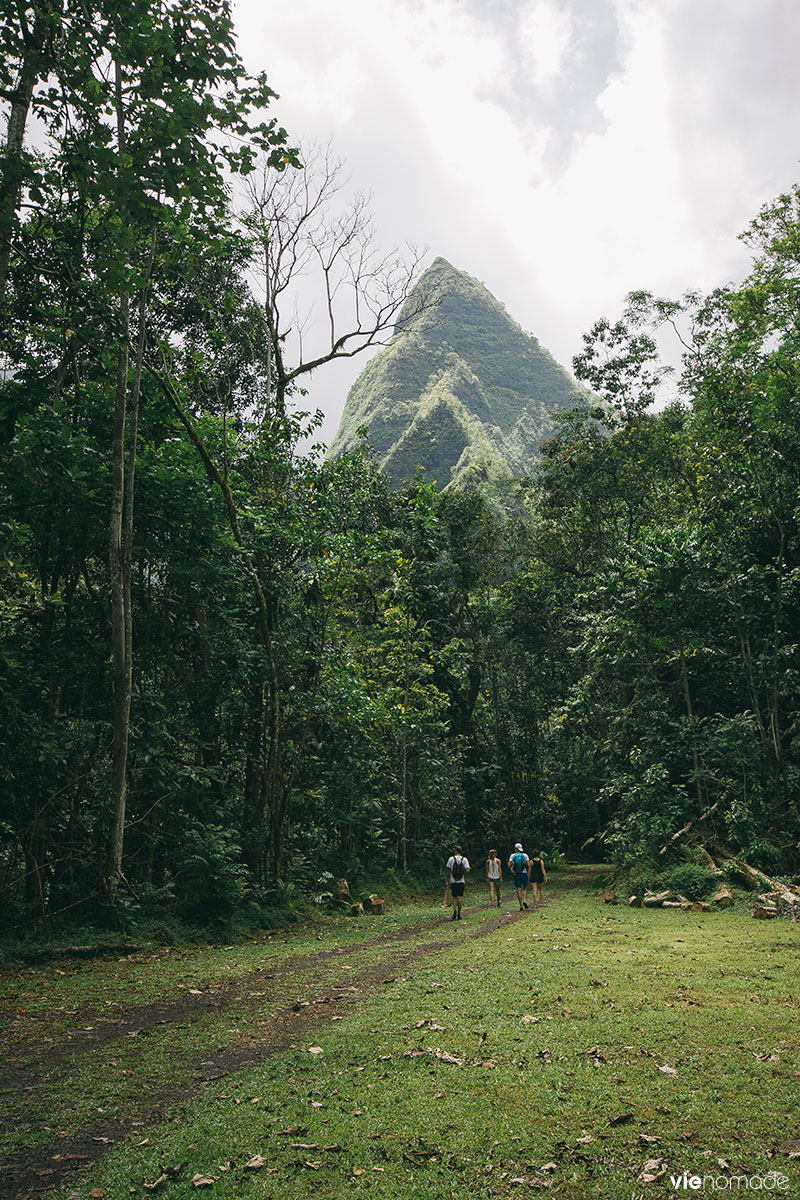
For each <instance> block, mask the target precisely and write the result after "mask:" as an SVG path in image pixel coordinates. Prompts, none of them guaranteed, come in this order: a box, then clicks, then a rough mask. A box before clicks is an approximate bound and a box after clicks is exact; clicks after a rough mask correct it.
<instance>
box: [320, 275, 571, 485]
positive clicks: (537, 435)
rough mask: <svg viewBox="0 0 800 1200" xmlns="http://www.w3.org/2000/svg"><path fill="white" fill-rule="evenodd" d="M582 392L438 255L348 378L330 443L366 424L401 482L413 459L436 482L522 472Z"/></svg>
mask: <svg viewBox="0 0 800 1200" xmlns="http://www.w3.org/2000/svg"><path fill="white" fill-rule="evenodd" d="M583 395H584V393H582V392H581V391H580V390H579V388H578V386H577V384H576V383H575V382H574V380H573V379H571V378H570V376H569V375H568V374H567V372H566V371H565V370H563V368H562V367H560V366H559V365H558V363H557V362H556V361H555V360H554V359H553V358H552V357H551V355H550V354H548V352H547V351H546V350H545V349H543V348H542V347H541V346H540V345H539V343H538V341H537V340H536V338H535V337H532V336H531V335H530V334H528V333H525V331H524V330H522V329H521V328H520V326H519V325H517V323H516V322H515V321H513V320H512V319H511V317H510V316H509V315H508V313H507V312H506V310H505V309H504V308H503V306H502V305H501V304H500V303H498V301H497V300H495V298H494V296H492V295H491V293H490V292H489V291H488V290H487V289H486V288H485V287H484V286H483V284H481V283H479V282H478V280H477V279H473V278H472V277H471V276H469V275H467V274H466V273H465V272H464V271H459V270H456V268H455V267H453V266H451V265H450V263H449V262H447V261H446V260H445V259H443V258H437V259H436V260H435V261H434V263H433V264H432V266H431V267H430V268H429V269H428V270H427V271H426V272H425V274H424V275H423V277H422V279H421V280H420V281H419V283H418V284H417V287H416V288H415V290H414V292H413V293H412V295H411V296H410V298H409V300H408V302H407V304H406V306H405V308H404V309H403V312H402V313H401V315H400V319H399V321H398V325H397V329H396V331H395V333H394V336H393V337H392V340H391V342H390V343H389V345H388V346H386V347H385V348H384V349H383V350H382V351H381V352H380V353H378V354H377V355H376V356H375V357H374V358H373V359H372V360H371V361H370V362H369V363H368V364H367V366H366V367H365V368H364V370H363V371H362V373H361V375H359V377H358V379H357V380H356V382H355V383H354V384H353V387H352V388H351V389H350V393H349V395H348V397H347V402H346V404H345V408H344V413H343V415H342V420H341V424H340V426H339V430H338V432H337V434H336V437H335V439H334V441H333V443H332V445H331V448H330V453H331V455H336V454H340V453H342V452H344V451H347V450H352V449H353V448H354V447H355V446H356V445H357V444H358V440H359V430H360V429H361V428H362V427H366V428H367V430H368V440H369V442H370V444H371V445H372V446H373V447H374V449H375V451H376V453H377V457H378V463H379V465H380V467H381V469H382V470H384V471H385V472H386V473H387V474H388V475H389V476H390V477H391V478H392V480H394V481H395V482H396V483H400V482H401V481H402V480H403V479H410V478H412V477H413V476H414V474H415V473H416V470H417V468H418V467H423V468H424V469H425V472H426V477H427V478H428V479H430V480H435V481H436V482H437V484H438V486H439V488H440V490H442V489H444V488H445V487H447V486H458V487H460V486H464V485H470V484H481V483H485V482H491V481H494V482H499V481H502V480H503V479H509V478H512V477H516V478H520V477H522V476H525V475H527V474H529V473H530V471H531V469H532V467H533V465H534V462H535V461H536V457H537V451H538V447H539V445H540V443H541V442H542V440H543V439H544V438H546V437H548V436H549V435H550V434H551V432H552V428H553V426H552V414H553V412H554V411H555V410H556V409H559V408H564V407H571V406H572V405H574V404H575V403H576V401H578V400H580V399H581V397H582V396H583Z"/></svg>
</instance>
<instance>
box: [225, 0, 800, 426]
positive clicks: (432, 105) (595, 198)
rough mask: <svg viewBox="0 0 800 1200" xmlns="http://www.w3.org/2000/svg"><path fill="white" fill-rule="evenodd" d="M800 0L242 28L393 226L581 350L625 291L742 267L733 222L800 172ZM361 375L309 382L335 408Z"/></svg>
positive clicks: (296, 120) (398, 235) (323, 13)
mask: <svg viewBox="0 0 800 1200" xmlns="http://www.w3.org/2000/svg"><path fill="white" fill-rule="evenodd" d="M754 8H755V10H757V11H754ZM789 9H792V10H793V5H789V4H788V0H759V4H758V5H756V6H753V5H752V3H751V0H704V3H703V4H702V5H697V3H696V0H525V2H524V3H523V2H522V0H519V2H514V0H511V2H509V3H499V2H498V3H495V4H492V5H486V4H483V3H481V4H479V3H478V0H338V3H337V4H336V5H335V6H332V5H330V4H329V3H328V0H294V3H293V4H292V5H291V6H290V5H282V4H277V3H273V4H269V5H268V6H267V7H264V6H263V0H239V4H238V21H237V25H238V28H239V31H240V38H241V43H240V44H241V48H242V51H243V53H244V54H245V57H246V60H247V62H248V64H249V65H250V66H251V68H252V69H261V68H265V69H266V70H267V73H268V75H269V78H270V81H271V83H272V84H273V86H274V87H275V88H276V89H277V90H278V91H279V92H280V93H281V100H280V102H279V103H278V104H277V105H276V108H275V112H276V115H278V117H279V119H280V120H281V121H282V122H283V123H284V124H285V126H286V128H287V130H288V132H289V134H290V137H292V138H309V137H317V138H318V139H319V140H321V141H327V140H328V139H329V138H331V137H332V139H333V148H334V151H335V152H336V153H337V154H339V155H341V156H342V157H343V158H345V159H346V160H347V163H348V166H349V169H350V171H351V173H352V177H353V183H354V186H356V187H358V188H361V189H364V190H371V191H372V192H373V195H374V209H375V215H376V222H377V225H378V228H379V230H380V231H381V233H382V236H383V237H384V238H385V240H386V243H387V245H391V244H394V243H398V242H399V243H402V242H403V241H405V240H408V241H413V242H416V243H417V244H423V245H426V244H427V245H429V246H430V249H431V253H432V254H442V255H444V256H445V257H446V258H449V259H450V261H452V262H453V263H454V264H455V265H456V266H458V267H460V268H462V269H464V270H466V271H469V272H470V273H471V274H474V275H476V276H477V277H478V278H480V279H482V280H483V281H484V282H485V283H486V284H487V286H488V287H489V288H490V289H491V290H492V291H493V292H494V293H495V295H496V296H497V297H498V298H499V299H500V300H502V301H503V302H504V303H505V304H506V306H507V308H508V310H509V312H511V313H512V315H514V316H515V317H516V318H517V319H518V320H519V321H520V323H521V324H522V325H524V326H525V327H526V328H527V329H529V330H530V331H531V332H533V333H535V334H536V336H537V337H539V339H540V340H541V341H542V342H543V343H544V345H546V346H548V348H550V349H551V350H552V351H553V353H554V354H555V355H556V357H557V358H559V359H560V360H561V361H562V362H565V363H568V362H569V359H570V357H571V355H572V354H573V353H574V352H575V350H576V349H577V348H578V344H579V341H580V334H581V332H582V331H583V330H585V329H586V328H588V327H589V325H590V324H591V323H592V321H593V320H594V319H595V318H596V317H597V316H599V315H600V314H601V313H608V314H609V315H614V313H616V312H617V311H618V309H619V306H620V304H621V302H622V299H623V297H624V295H625V293H626V292H627V291H629V290H631V289H633V288H635V287H647V288H651V289H652V290H654V291H657V292H662V293H665V294H675V293H679V292H681V291H682V290H684V289H685V288H687V287H692V286H699V287H711V286H714V284H716V283H717V282H724V281H726V280H727V279H728V278H730V277H731V276H735V275H737V274H738V275H741V274H742V273H743V271H744V269H745V266H746V258H745V253H744V250H743V248H742V247H741V246H740V245H739V243H738V242H737V240H736V235H737V234H738V233H739V232H740V231H741V229H742V228H744V226H745V225H746V224H747V222H748V221H749V219H750V218H751V217H752V216H753V215H755V212H756V211H757V209H758V207H759V205H760V204H762V203H764V202H765V201H767V200H769V199H770V198H771V196H773V195H774V194H775V193H776V192H777V191H778V190H780V189H781V188H786V187H788V186H789V185H790V183H791V182H792V181H793V180H794V178H795V176H796V174H797V157H798V154H797V135H796V130H797V129H798V128H800V92H799V91H798V89H797V88H796V86H795V84H794V82H793V74H792V71H791V63H792V62H793V61H795V59H796V57H797V52H798V50H800V45H798V41H799V40H800V22H798V21H797V19H796V17H795V18H792V17H791V15H790V14H789V12H788V10H789ZM782 13H783V17H781V14H782ZM588 89H591V90H588ZM576 106H577V107H576ZM576 113H579V116H580V120H578V119H577V117H576ZM358 369H359V364H358V363H355V364H354V365H353V368H352V371H353V373H356V372H357V370H358ZM333 374H334V373H333V372H331V373H330V375H329V378H330V379H331V380H333ZM342 380H343V376H342V374H341V373H339V374H338V375H337V376H336V382H335V384H333V383H332V384H331V389H330V390H328V391H326V388H327V387H328V385H327V384H326V382H325V378H324V377H323V373H320V376H319V379H318V380H315V381H314V383H313V386H312V400H318V401H319V402H322V403H324V404H325V405H326V406H330V407H331V410H332V414H333V415H332V418H331V419H332V423H333V425H334V426H335V422H336V419H337V417H338V412H339V411H340V409H341V404H342V403H343V400H344V395H343V390H344V383H343V382H342ZM326 436H328V437H330V436H332V430H327V429H326Z"/></svg>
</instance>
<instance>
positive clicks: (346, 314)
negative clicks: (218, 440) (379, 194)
mask: <svg viewBox="0 0 800 1200" xmlns="http://www.w3.org/2000/svg"><path fill="white" fill-rule="evenodd" d="M301 157H302V160H303V162H304V164H305V166H304V167H303V169H302V170H299V171H298V170H291V169H290V170H287V171H284V172H282V173H278V172H275V171H273V170H269V169H264V170H262V171H261V172H256V173H255V174H254V176H252V177H251V178H250V180H249V181H248V200H249V212H248V214H247V216H246V217H245V224H246V225H247V227H248V229H249V230H250V231H251V232H252V234H253V235H254V237H255V238H256V239H257V241H258V244H259V249H260V269H261V271H262V272H263V277H262V278H261V280H260V282H261V287H262V293H263V295H262V303H263V316H264V321H265V326H266V329H267V332H268V336H269V338H270V342H271V345H272V355H273V362H274V367H275V371H274V380H273V383H274V402H275V404H276V406H277V408H278V409H282V408H283V406H284V403H285V396H286V392H287V390H288V388H289V387H290V385H291V384H292V382H293V381H294V380H296V379H297V378H298V377H299V376H301V375H307V374H309V373H310V372H312V371H314V370H316V369H317V368H318V367H320V366H322V365H323V364H325V363H327V362H331V361H333V360H334V359H339V358H352V357H354V356H355V355H357V354H360V353H362V352H363V351H365V350H367V349H369V348H371V347H373V346H380V345H384V344H385V343H386V342H387V341H388V340H389V338H390V337H391V335H392V333H393V332H394V329H395V326H396V324H397V321H398V318H399V316H400V313H401V310H403V324H404V326H408V325H409V323H410V322H411V321H412V320H413V317H414V315H415V312H416V311H417V309H418V311H420V312H421V311H422V310H423V309H424V308H428V307H430V306H431V304H432V303H434V299H433V298H432V297H431V296H426V297H423V296H422V295H421V294H420V295H417V294H416V293H415V291H414V284H415V282H416V279H417V276H418V274H419V271H420V267H421V264H422V260H423V254H422V253H421V252H419V251H417V250H416V249H414V248H413V247H407V249H406V251H405V252H402V251H400V250H397V249H394V250H392V251H390V252H389V253H388V254H386V253H383V252H382V251H381V249H380V247H379V244H378V241H377V236H376V233H375V228H374V224H373V220H372V214H371V211H370V197H369V196H368V195H365V194H364V193H362V192H354V193H352V194H348V184H349V178H348V177H347V175H346V174H345V173H344V166H343V164H342V162H341V160H339V159H337V158H335V157H334V156H333V155H332V153H331V150H330V146H324V147H320V146H312V147H311V148H310V149H309V150H308V151H307V152H303V153H302V155H301ZM412 293H414V298H413V299H410V298H411V297H412ZM290 319H291V329H290V328H289V327H288V326H287V325H286V323H287V321H289V320H290Z"/></svg>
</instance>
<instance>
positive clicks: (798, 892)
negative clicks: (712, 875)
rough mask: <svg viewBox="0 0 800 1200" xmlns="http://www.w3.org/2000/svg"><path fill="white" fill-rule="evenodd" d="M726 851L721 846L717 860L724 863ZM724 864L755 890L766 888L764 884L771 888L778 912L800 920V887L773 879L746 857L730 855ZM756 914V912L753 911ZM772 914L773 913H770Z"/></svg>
mask: <svg viewBox="0 0 800 1200" xmlns="http://www.w3.org/2000/svg"><path fill="white" fill-rule="evenodd" d="M724 855H725V852H724V851H723V850H722V849H721V848H720V851H719V854H718V855H717V861H718V862H719V863H720V865H721V866H722V865H723V856H724ZM724 865H725V867H726V869H727V870H728V871H734V872H735V873H736V874H737V875H738V876H739V878H740V879H742V880H744V882H745V883H746V884H747V886H748V887H750V888H752V889H753V891H754V892H755V891H758V889H759V888H761V889H762V892H763V889H764V886H765V885H766V887H767V888H768V889H769V895H771V896H774V897H775V903H774V904H773V906H772V907H774V908H775V911H776V914H777V913H778V912H781V913H788V914H789V916H790V917H791V918H792V920H793V921H800V889H798V888H793V887H789V885H788V884H786V883H781V882H780V881H779V880H777V879H771V878H770V876H769V875H765V874H764V872H763V871H759V869H758V867H752V866H751V865H750V863H748V862H745V861H744V859H741V858H737V857H736V856H735V855H730V856H728V857H726V858H724ZM757 907H760V908H765V909H766V908H769V907H770V906H769V905H764V904H763V903H761V898H760V897H759V904H758V905H757ZM753 915H754V916H756V913H753ZM770 915H771V914H770ZM759 919H760V920H762V921H766V920H769V919H770V917H769V916H766V917H760V918H759Z"/></svg>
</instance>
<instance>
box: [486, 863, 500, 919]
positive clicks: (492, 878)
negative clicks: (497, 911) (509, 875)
mask: <svg viewBox="0 0 800 1200" xmlns="http://www.w3.org/2000/svg"><path fill="white" fill-rule="evenodd" d="M486 882H487V883H488V884H489V904H490V907H491V908H494V906H495V904H496V905H497V907H498V908H499V907H500V905H501V904H502V899H501V897H500V885H501V883H502V882H503V864H502V863H501V862H500V859H499V858H498V857H497V851H496V850H490V851H489V857H488V858H487V860H486Z"/></svg>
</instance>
